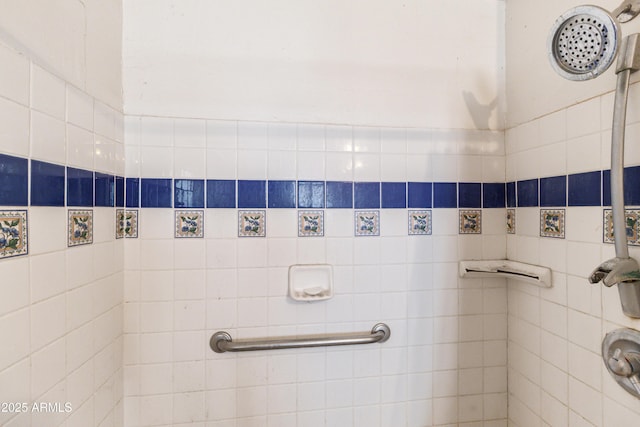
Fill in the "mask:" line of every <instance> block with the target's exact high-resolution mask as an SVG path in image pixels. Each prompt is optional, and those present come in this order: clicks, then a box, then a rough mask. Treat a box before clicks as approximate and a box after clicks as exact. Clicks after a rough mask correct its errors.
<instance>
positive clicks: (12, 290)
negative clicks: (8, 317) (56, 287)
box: [0, 258, 30, 315]
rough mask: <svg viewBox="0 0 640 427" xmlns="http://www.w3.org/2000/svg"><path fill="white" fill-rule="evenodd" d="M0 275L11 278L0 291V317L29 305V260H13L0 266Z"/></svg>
mask: <svg viewBox="0 0 640 427" xmlns="http://www.w3.org/2000/svg"><path fill="white" fill-rule="evenodd" d="M0 274H4V275H6V277H9V276H11V280H10V281H7V283H6V286H5V287H3V288H2V289H0V315H4V314H8V313H10V312H12V311H14V310H17V309H19V308H22V307H24V306H26V305H27V304H29V294H30V289H29V260H28V259H27V258H14V259H11V260H6V261H5V262H3V263H1V264H0Z"/></svg>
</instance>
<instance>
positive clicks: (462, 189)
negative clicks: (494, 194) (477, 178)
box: [458, 182, 482, 209]
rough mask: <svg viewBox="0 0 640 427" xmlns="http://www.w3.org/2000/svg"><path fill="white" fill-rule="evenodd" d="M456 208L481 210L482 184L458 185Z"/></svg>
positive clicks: (467, 183)
mask: <svg viewBox="0 0 640 427" xmlns="http://www.w3.org/2000/svg"><path fill="white" fill-rule="evenodd" d="M458 207H459V208H461V209H462V208H476V209H477V208H481V207H482V184H481V183H479V182H461V183H459V184H458Z"/></svg>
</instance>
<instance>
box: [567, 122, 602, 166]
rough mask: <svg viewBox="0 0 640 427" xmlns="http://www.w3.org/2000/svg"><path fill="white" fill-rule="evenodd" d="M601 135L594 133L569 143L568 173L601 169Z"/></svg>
mask: <svg viewBox="0 0 640 427" xmlns="http://www.w3.org/2000/svg"><path fill="white" fill-rule="evenodd" d="M600 153H601V149H600V133H599V132H597V133H593V134H589V135H585V136H581V137H578V138H575V139H570V140H568V141H567V173H577V172H589V171H593V170H599V169H600V164H601V161H600Z"/></svg>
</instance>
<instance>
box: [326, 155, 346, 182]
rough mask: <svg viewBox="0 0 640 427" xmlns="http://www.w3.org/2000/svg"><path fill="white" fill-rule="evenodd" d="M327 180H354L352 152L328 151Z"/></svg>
mask: <svg viewBox="0 0 640 427" xmlns="http://www.w3.org/2000/svg"><path fill="white" fill-rule="evenodd" d="M325 173H326V179H327V181H353V157H352V155H351V153H350V152H349V153H342V152H327V153H326V154H325Z"/></svg>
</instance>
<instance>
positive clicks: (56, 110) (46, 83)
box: [31, 65, 65, 120]
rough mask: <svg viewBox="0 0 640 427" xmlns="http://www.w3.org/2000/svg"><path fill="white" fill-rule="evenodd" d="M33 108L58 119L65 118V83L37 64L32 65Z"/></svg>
mask: <svg viewBox="0 0 640 427" xmlns="http://www.w3.org/2000/svg"><path fill="white" fill-rule="evenodd" d="M31 108H33V109H34V110H37V111H40V112H42V113H45V114H48V115H50V116H52V117H55V118H57V119H58V120H64V118H65V84H64V82H63V81H62V80H60V79H59V78H58V77H55V76H53V75H52V74H50V73H48V72H47V71H45V70H44V69H42V68H41V67H38V66H37V65H32V66H31Z"/></svg>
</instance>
